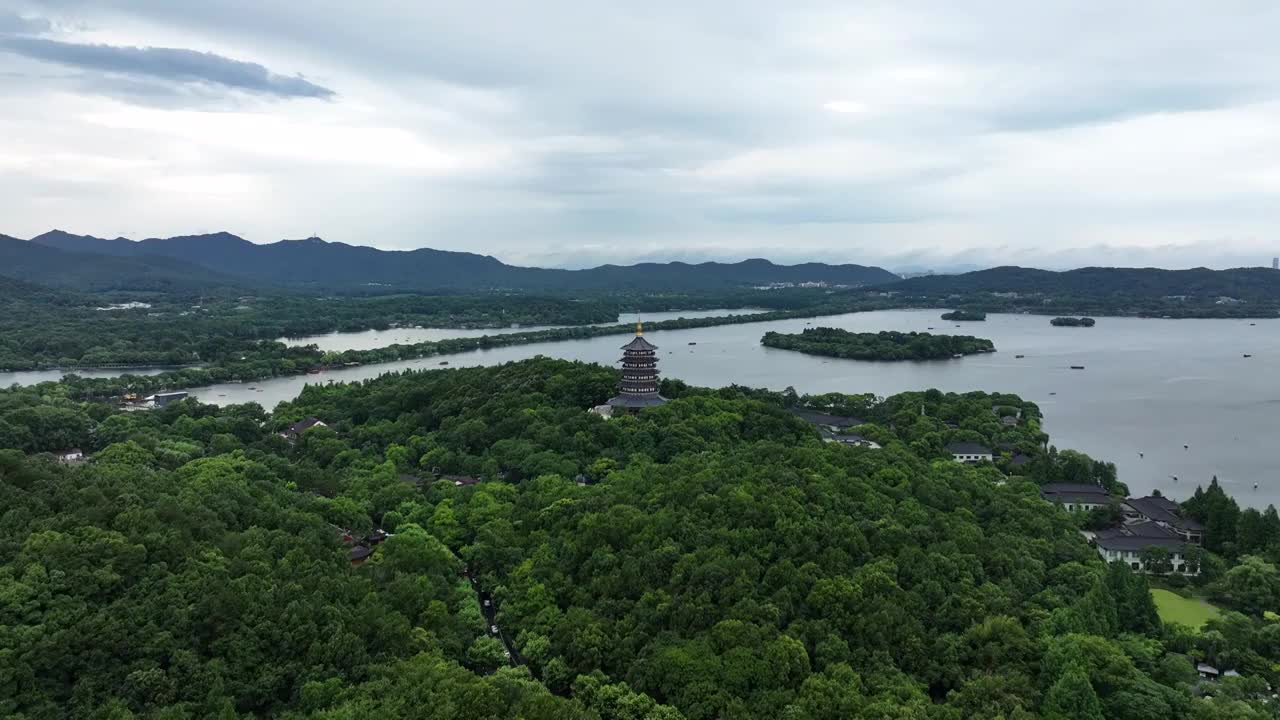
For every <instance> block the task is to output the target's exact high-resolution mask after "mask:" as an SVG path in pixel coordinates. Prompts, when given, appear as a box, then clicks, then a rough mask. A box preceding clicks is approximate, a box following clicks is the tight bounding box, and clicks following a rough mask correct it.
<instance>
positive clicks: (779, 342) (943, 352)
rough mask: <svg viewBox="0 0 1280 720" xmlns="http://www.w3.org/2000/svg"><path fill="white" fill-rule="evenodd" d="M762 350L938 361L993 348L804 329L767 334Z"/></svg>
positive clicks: (921, 337) (960, 340)
mask: <svg viewBox="0 0 1280 720" xmlns="http://www.w3.org/2000/svg"><path fill="white" fill-rule="evenodd" d="M760 342H761V343H762V344H763V345H765V346H766V347H772V348H779V349H781V350H795V351H796V352H802V353H808V354H810V355H826V356H828V357H837V358H844V359H846V360H942V359H944V358H958V357H961V356H964V355H976V354H978V353H989V352H995V349H996V348H995V345H994V344H993V343H992V342H991V341H990V340H987V339H985V338H977V337H973V336H971V335H932V334H930V333H917V332H896V331H885V332H878V333H854V332H849V331H848V330H841V329H838V328H829V327H816V328H806V329H805V330H804V331H803V332H799V333H778V332H769V333H765V336H764V337H763V338H761V339H760Z"/></svg>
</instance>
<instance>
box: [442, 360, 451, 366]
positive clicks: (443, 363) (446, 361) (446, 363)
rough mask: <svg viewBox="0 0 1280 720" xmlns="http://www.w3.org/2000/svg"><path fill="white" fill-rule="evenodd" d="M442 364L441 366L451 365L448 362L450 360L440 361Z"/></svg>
mask: <svg viewBox="0 0 1280 720" xmlns="http://www.w3.org/2000/svg"><path fill="white" fill-rule="evenodd" d="M440 364H441V365H448V364H449V361H448V360H441V361H440Z"/></svg>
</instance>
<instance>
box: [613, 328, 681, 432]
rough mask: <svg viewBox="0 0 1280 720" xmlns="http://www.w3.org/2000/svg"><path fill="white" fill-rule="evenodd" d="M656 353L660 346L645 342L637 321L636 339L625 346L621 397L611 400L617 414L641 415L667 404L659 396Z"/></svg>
mask: <svg viewBox="0 0 1280 720" xmlns="http://www.w3.org/2000/svg"><path fill="white" fill-rule="evenodd" d="M657 351H658V346H657V345H654V344H653V343H651V342H649V341H648V340H645V339H644V326H643V325H641V324H640V323H638V322H637V323H636V336H635V337H634V338H633V339H632V340H631V342H629V343H627V344H626V345H623V346H622V382H621V383H620V384H619V385H618V390H619V392H618V395H617V396H616V397H614V398H611V399H610V400H609V407H610V408H612V409H613V412H614V413H620V412H630V413H638V412H640V410H641V408H647V407H655V406H657V405H662V404H664V403H665V402H667V399H666V398H664V397H662V396H661V395H659V394H658V352H657Z"/></svg>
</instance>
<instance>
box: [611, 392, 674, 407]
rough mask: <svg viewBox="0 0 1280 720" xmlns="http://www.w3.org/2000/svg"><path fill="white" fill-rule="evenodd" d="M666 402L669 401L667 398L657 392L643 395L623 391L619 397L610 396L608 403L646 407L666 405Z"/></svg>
mask: <svg viewBox="0 0 1280 720" xmlns="http://www.w3.org/2000/svg"><path fill="white" fill-rule="evenodd" d="M666 402H667V399H666V398H664V397H662V396H661V395H659V394H657V393H653V394H651V395H642V396H641V395H630V394H627V393H623V394H621V395H618V396H617V397H612V398H609V402H608V403H607V404H608V405H610V406H612V407H622V408H645V407H657V406H658V405H665V404H666Z"/></svg>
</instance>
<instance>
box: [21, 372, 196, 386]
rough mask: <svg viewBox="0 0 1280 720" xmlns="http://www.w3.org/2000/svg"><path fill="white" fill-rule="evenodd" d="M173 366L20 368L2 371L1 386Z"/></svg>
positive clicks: (143, 373) (113, 375) (114, 375)
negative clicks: (99, 368) (101, 368)
mask: <svg viewBox="0 0 1280 720" xmlns="http://www.w3.org/2000/svg"><path fill="white" fill-rule="evenodd" d="M172 369H173V368H164V367H146V368H134V369H125V368H111V369H109V370H18V371H16V372H0V388H7V387H9V386H10V385H36V384H39V383H42V382H52V381H56V380H61V379H62V377H63V376H64V375H79V376H80V377H86V378H109V377H116V376H118V375H125V374H129V375H159V374H160V373H162V372H167V371H169V370H172Z"/></svg>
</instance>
